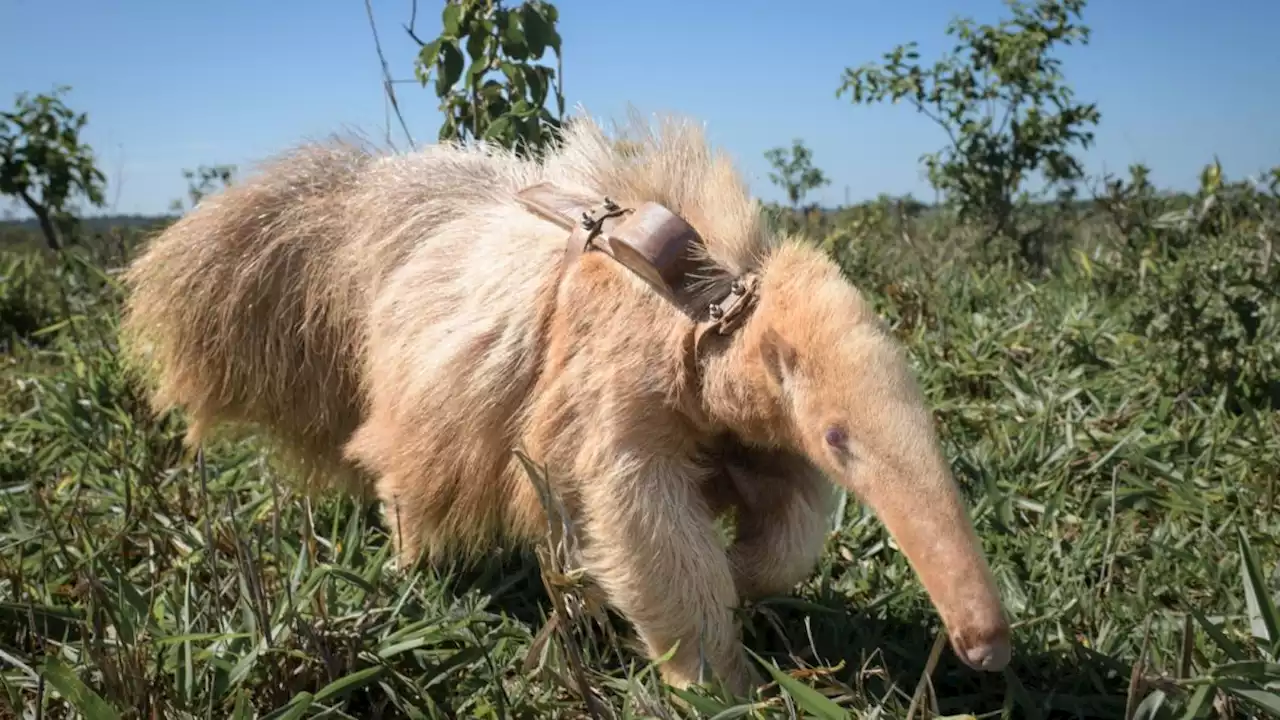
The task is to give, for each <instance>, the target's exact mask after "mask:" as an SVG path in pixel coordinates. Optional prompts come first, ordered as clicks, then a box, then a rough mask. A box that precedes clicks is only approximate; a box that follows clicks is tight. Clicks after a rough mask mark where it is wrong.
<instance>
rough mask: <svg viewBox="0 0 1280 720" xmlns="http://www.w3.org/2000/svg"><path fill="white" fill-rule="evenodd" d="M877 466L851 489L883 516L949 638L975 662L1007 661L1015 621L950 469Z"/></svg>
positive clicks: (993, 668) (985, 666)
mask: <svg viewBox="0 0 1280 720" xmlns="http://www.w3.org/2000/svg"><path fill="white" fill-rule="evenodd" d="M928 475H929V476H927V477H914V478H905V477H901V476H895V474H894V473H887V472H873V473H868V474H867V475H864V476H863V478H861V479H859V480H855V481H851V482H849V483H848V486H849V489H850V490H851V491H853V492H854V493H855V494H856V495H857V496H858V497H859V498H861V500H862V501H863V502H865V503H867V504H868V505H869V506H870V507H871V509H872V510H873V511H874V512H875V513H876V516H877V517H879V518H880V520H881V522H883V523H884V524H885V527H886V528H887V529H888V531H889V534H890V535H892V536H893V538H894V540H895V541H896V542H897V544H898V546H899V547H901V548H902V552H903V553H904V554H905V555H906V556H907V561H908V562H909V563H910V564H911V566H912V569H913V570H914V571H915V572H916V574H917V575H918V576H919V578H920V581H921V584H923V585H924V588H925V591H926V592H927V593H928V594H929V598H930V600H931V601H932V602H933V605H934V607H935V608H937V610H938V614H939V615H941V616H942V621H943V623H944V624H945V625H946V628H947V633H948V636H949V639H950V641H951V646H952V648H953V649H954V650H955V652H956V655H957V656H959V658H960V659H961V661H963V662H964V663H965V664H966V665H968V666H969V667H971V668H973V669H975V670H983V671H988V672H999V671H1001V670H1003V669H1004V668H1005V666H1006V665H1008V664H1009V659H1010V655H1011V653H1012V650H1011V638H1010V628H1009V621H1008V619H1007V618H1006V617H1005V613H1004V606H1003V604H1002V603H1001V600H1000V593H999V590H998V589H997V587H996V583H995V578H994V577H993V576H992V574H991V569H990V567H989V565H988V564H987V559H986V557H985V556H984V555H983V553H982V551H981V547H980V545H979V544H978V539H977V535H976V533H975V532H974V530H973V524H972V522H971V521H970V519H969V515H968V513H967V512H966V511H965V508H964V507H963V505H962V504H961V500H960V496H959V493H958V492H957V490H956V488H955V486H954V483H953V481H952V480H951V478H950V476H949V475H948V474H946V473H943V472H932V473H928Z"/></svg>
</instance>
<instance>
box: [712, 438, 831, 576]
mask: <svg viewBox="0 0 1280 720" xmlns="http://www.w3.org/2000/svg"><path fill="white" fill-rule="evenodd" d="M721 472H722V482H724V481H727V482H728V484H729V485H730V487H731V488H732V493H733V497H734V500H733V502H734V504H735V505H736V506H737V517H738V522H737V537H736V539H735V541H734V543H733V545H732V546H731V547H730V548H729V562H730V565H731V566H732V567H733V573H734V579H735V581H736V584H737V588H738V593H739V594H741V595H742V596H743V597H744V598H753V599H754V598H759V597H762V596H767V595H782V594H785V593H787V592H789V591H790V590H791V589H792V588H793V587H794V586H795V585H796V583H798V582H800V581H801V580H803V579H804V578H805V577H807V576H808V575H809V574H810V573H811V572H813V569H814V566H815V565H816V564H817V562H818V558H819V557H820V556H821V554H822V549H823V547H824V545H825V543H826V538H827V534H828V531H829V529H830V523H831V514H832V512H833V510H834V509H835V497H836V495H835V492H834V488H833V487H832V485H831V483H830V482H829V481H828V480H827V479H826V477H825V476H823V475H822V473H821V472H819V471H818V470H817V469H816V468H814V467H813V466H812V465H811V464H809V463H808V462H806V461H805V460H804V459H803V458H801V457H799V456H796V455H793V454H791V453H786V452H781V451H773V450H766V449H757V448H745V447H739V448H736V449H735V450H734V451H733V452H731V453H729V454H727V455H726V457H725V459H724V465H723V468H722V470H721Z"/></svg>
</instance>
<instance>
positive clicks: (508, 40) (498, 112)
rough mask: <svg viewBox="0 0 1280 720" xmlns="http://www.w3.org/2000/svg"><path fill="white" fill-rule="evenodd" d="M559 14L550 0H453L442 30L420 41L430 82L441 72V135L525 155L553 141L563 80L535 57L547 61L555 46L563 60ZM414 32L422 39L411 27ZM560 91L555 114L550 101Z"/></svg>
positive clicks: (421, 65)
mask: <svg viewBox="0 0 1280 720" xmlns="http://www.w3.org/2000/svg"><path fill="white" fill-rule="evenodd" d="M558 18H559V13H558V11H557V10H556V8H555V6H554V5H552V4H551V3H549V2H545V0H528V1H527V2H523V3H521V4H520V6H519V7H516V8H505V7H503V6H502V3H501V2H500V0H446V2H445V6H444V10H443V12H442V20H443V32H442V33H441V34H440V37H438V38H436V39H435V40H432V41H431V42H428V43H422V41H420V40H419V42H420V43H421V44H422V49H421V51H420V52H419V53H418V57H417V60H416V62H415V73H416V75H417V77H418V81H419V82H421V83H422V85H423V86H424V87H425V86H426V84H427V82H428V81H429V80H430V79H431V76H432V75H434V76H435V91H436V95H437V96H439V98H440V110H441V111H442V112H443V113H444V116H445V119H444V123H443V125H441V127H440V133H439V139H440V140H441V141H446V140H465V139H467V138H468V137H470V138H480V139H483V140H487V141H491V142H494V143H496V144H499V145H502V146H505V147H511V148H514V149H515V150H516V151H517V152H519V153H521V154H534V153H537V152H540V151H541V150H542V148H544V147H546V146H547V144H548V143H549V142H551V140H552V138H553V137H554V131H555V130H556V129H558V128H559V127H560V123H561V121H562V120H563V118H564V93H563V91H562V88H561V87H559V85H558V84H557V85H556V86H555V87H554V88H553V86H552V82H553V81H558V80H559V73H558V72H557V70H555V69H553V68H551V67H548V66H546V65H540V64H534V63H532V62H529V61H530V60H539V59H541V58H542V56H543V54H544V53H545V52H546V50H547V48H550V49H552V50H554V51H555V54H556V60H557V65H559V60H560V34H559V33H558V32H557V31H556V27H555V25H556V21H557V20H558ZM409 33H410V35H411V36H413V37H414V39H415V40H417V36H416V35H414V34H413V30H412V28H410V29H409ZM464 46H465V50H466V55H465V56H464V55H463V48H464ZM468 56H469V57H470V63H469V64H468V63H467V57H468ZM464 65H465V67H464ZM491 72H496V73H497V76H498V77H502V78H503V80H505V82H502V81H499V80H498V79H497V78H496V77H495V76H491V75H490V73H491ZM459 81H461V83H462V84H461V86H460V87H456V88H455V87H454V86H455V85H457V84H458V83H459ZM553 90H554V92H555V98H556V115H554V116H553V115H552V114H551V112H550V111H549V110H548V109H547V108H546V107H544V106H545V104H546V101H547V99H548V97H549V96H550V94H551V93H552V91H553Z"/></svg>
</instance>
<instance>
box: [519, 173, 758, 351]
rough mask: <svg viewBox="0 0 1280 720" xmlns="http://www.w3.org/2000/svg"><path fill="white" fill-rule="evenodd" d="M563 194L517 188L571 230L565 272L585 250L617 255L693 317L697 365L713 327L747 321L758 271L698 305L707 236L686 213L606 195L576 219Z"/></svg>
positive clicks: (533, 207)
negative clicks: (700, 253) (695, 278)
mask: <svg viewBox="0 0 1280 720" xmlns="http://www.w3.org/2000/svg"><path fill="white" fill-rule="evenodd" d="M562 197H563V192H562V191H560V190H558V189H557V188H555V187H554V186H553V185H551V184H550V183H540V184H537V185H533V186H531V187H528V188H525V189H524V190H521V191H520V192H519V193H517V194H516V199H517V200H518V201H519V202H520V203H521V204H522V205H524V207H525V208H527V209H528V210H530V211H531V212H533V213H534V214H535V215H538V216H539V217H542V218H544V219H546V220H548V221H550V222H552V223H555V224H556V225H559V226H560V227H562V228H564V229H565V230H567V231H568V232H569V236H568V238H567V239H566V245H565V254H564V261H563V262H562V263H561V266H560V277H561V278H563V277H564V276H565V275H566V274H567V273H568V269H569V267H570V266H571V265H572V264H573V263H575V262H576V261H577V260H578V259H579V258H580V257H581V256H582V254H583V253H586V252H603V253H605V254H606V255H608V256H609V257H611V258H613V259H614V260H616V261H617V262H618V263H619V264H621V265H623V266H624V267H626V268H627V269H628V270H630V271H632V272H634V273H635V274H636V275H638V276H639V277H640V278H641V279H643V280H644V281H645V282H646V283H648V284H649V285H650V286H651V287H652V288H653V289H654V290H656V291H657V292H658V293H659V294H661V295H662V296H663V297H665V298H666V299H667V300H669V301H670V302H672V303H673V304H674V305H676V306H677V307H679V308H680V309H681V310H682V311H683V312H684V313H685V314H686V315H687V316H689V317H690V319H692V320H693V322H694V326H693V338H692V339H693V346H692V354H693V357H692V358H690V359H691V360H692V361H693V365H694V366H695V367H696V366H697V364H698V363H697V360H698V357H699V356H700V355H701V352H702V348H703V342H704V340H705V338H706V337H707V335H708V334H709V333H712V332H714V333H715V334H716V335H720V336H726V335H731V334H732V333H733V332H734V331H736V330H737V329H738V328H740V327H741V326H742V324H743V323H744V322H745V321H746V319H747V317H748V316H749V313H750V310H751V309H752V308H753V307H754V306H755V303H756V300H757V297H758V290H759V281H760V280H759V276H758V275H757V274H756V273H753V272H747V273H743V274H742V275H740V276H738V277H736V278H734V280H733V282H732V284H731V285H730V287H729V291H728V292H727V293H726V294H725V295H723V296H722V297H720V298H719V299H718V300H715V301H714V302H712V303H711V304H710V305H709V306H707V308H706V310H705V315H704V313H703V312H700V311H699V309H698V308H697V307H696V306H695V303H694V302H693V301H692V297H691V296H692V294H693V293H692V290H691V288H690V285H691V278H690V274H691V272H692V271H693V269H694V267H693V265H694V261H693V259H692V258H691V257H690V254H689V249H690V248H691V246H693V245H694V244H702V243H703V242H704V241H703V239H702V237H701V236H700V235H699V234H698V232H697V230H695V229H694V228H693V226H691V225H690V224H689V223H688V222H686V221H685V220H684V218H682V217H680V216H679V215H677V214H675V213H673V212H671V211H670V210H669V209H667V208H666V207H664V206H663V205H661V204H659V203H654V202H646V203H643V204H641V205H640V206H639V207H636V208H630V207H622V206H620V205H618V204H617V203H615V202H614V201H612V200H610V199H609V198H608V197H605V198H604V199H603V200H602V201H601V202H599V203H598V204H596V205H594V206H592V207H590V208H589V209H588V210H586V211H585V212H583V213H582V216H581V217H580V218H578V219H576V220H575V218H573V217H572V215H570V214H569V213H568V212H566V211H562V210H560V209H557V207H556V204H557V203H555V202H554V200H555V199H556V198H562Z"/></svg>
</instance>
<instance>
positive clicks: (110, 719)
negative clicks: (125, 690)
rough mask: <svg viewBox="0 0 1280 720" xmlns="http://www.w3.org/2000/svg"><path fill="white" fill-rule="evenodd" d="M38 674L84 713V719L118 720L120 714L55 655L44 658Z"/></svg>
mask: <svg viewBox="0 0 1280 720" xmlns="http://www.w3.org/2000/svg"><path fill="white" fill-rule="evenodd" d="M40 674H41V675H43V676H44V678H45V680H47V681H48V682H49V684H50V685H52V686H53V687H54V689H55V690H57V691H58V694H60V695H62V697H64V698H66V699H67V702H69V703H71V705H72V706H73V707H75V709H77V710H79V711H80V712H82V713H84V716H85V720H119V718H120V714H119V713H118V712H116V711H115V709H114V708H112V707H111V706H110V705H108V704H107V701H106V700H103V699H102V697H101V696H100V695H98V694H97V693H95V692H94V691H93V690H90V689H89V686H88V685H85V684H84V683H83V682H81V681H80V678H79V677H77V676H76V674H75V673H74V672H72V671H71V669H70V668H68V667H67V666H66V665H63V664H62V663H61V662H59V660H58V659H57V658H56V657H53V656H49V657H47V658H45V661H44V663H43V665H42V666H41V668H40Z"/></svg>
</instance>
